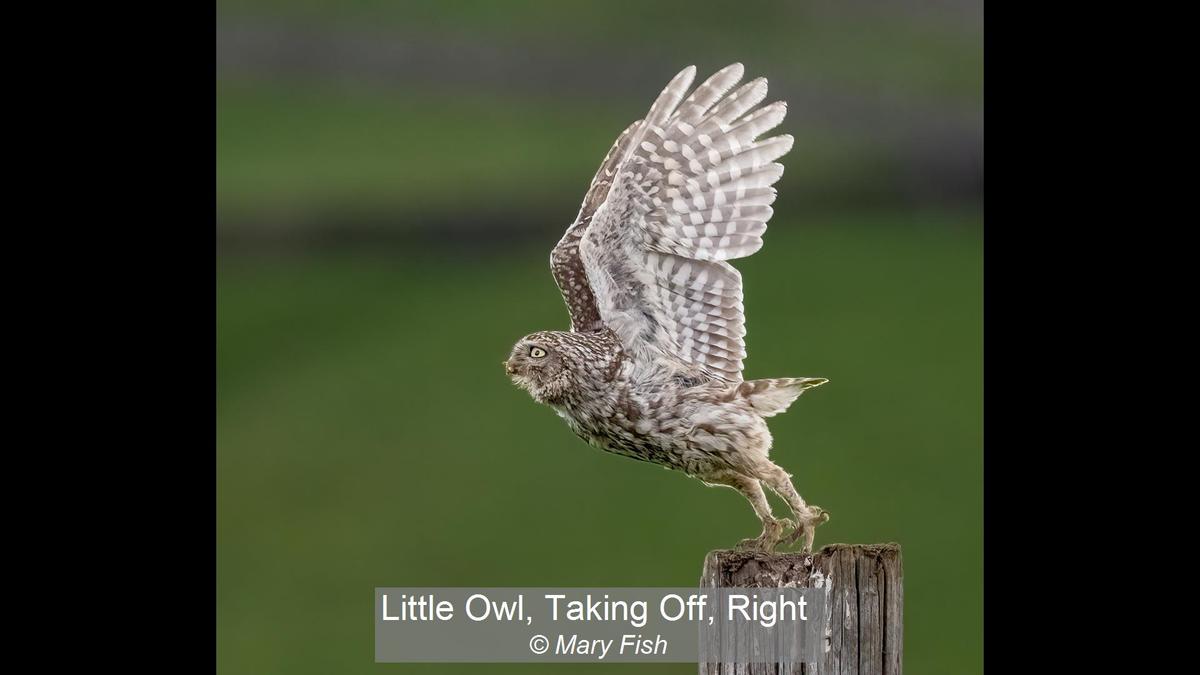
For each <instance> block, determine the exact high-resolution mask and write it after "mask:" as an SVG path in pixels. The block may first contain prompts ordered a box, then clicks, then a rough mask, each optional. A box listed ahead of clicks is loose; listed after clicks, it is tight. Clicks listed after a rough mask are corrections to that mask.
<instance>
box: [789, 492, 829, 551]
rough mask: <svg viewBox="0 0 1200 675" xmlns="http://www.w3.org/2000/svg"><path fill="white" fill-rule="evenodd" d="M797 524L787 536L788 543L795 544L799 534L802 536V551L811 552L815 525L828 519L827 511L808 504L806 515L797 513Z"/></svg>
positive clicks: (815, 529)
mask: <svg viewBox="0 0 1200 675" xmlns="http://www.w3.org/2000/svg"><path fill="white" fill-rule="evenodd" d="M796 518H797V520H798V521H799V525H797V526H796V529H794V530H792V534H791V536H789V537H788V538H787V543H788V545H789V546H790V545H792V544H795V543H796V541H798V540H799V539H800V537H801V536H803V537H804V545H803V546H801V547H800V550H801V552H803V553H812V545H813V538H814V537H816V534H817V526H818V525H820V524H822V523H825V522H827V521H828V520H829V512H828V511H826V510H825V509H823V508H821V507H819V506H816V505H815V504H810V505H809V507H808V515H807V516H799V515H797V517H796Z"/></svg>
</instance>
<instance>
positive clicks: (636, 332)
mask: <svg viewBox="0 0 1200 675" xmlns="http://www.w3.org/2000/svg"><path fill="white" fill-rule="evenodd" d="M695 74H696V68H695V67H694V66H689V67H688V68H686V69H684V70H683V72H681V73H679V74H678V75H676V76H675V78H674V79H673V80H671V82H670V83H669V84H668V85H667V87H666V89H664V90H663V91H662V93H661V94H659V96H658V99H657V100H656V101H655V102H654V105H652V106H650V111H649V112H648V113H647V114H646V117H645V119H644V120H638V121H637V122H634V123H633V124H632V125H630V126H629V128H628V129H626V130H625V131H624V132H623V133H622V134H621V135H620V136H619V137H618V138H617V141H616V143H614V144H613V147H612V149H611V150H609V152H608V155H607V156H605V158H604V161H603V162H602V163H601V165H600V170H599V171H598V172H597V173H596V177H595V178H594V179H593V180H592V184H591V187H590V188H589V189H588V191H587V194H586V195H585V196H584V199H583V206H582V208H581V209H580V211H579V215H578V217H577V218H576V219H575V222H574V224H572V225H571V226H570V227H569V228H567V232H566V234H565V235H563V238H562V240H561V241H559V242H558V244H557V245H556V246H555V247H554V250H553V252H551V254H550V269H551V271H552V273H553V274H554V280H555V281H556V282H557V283H558V287H559V289H560V290H561V291H562V295H563V299H564V300H566V303H567V307H568V309H569V310H570V314H571V330H570V331H543V332H539V333H533V334H532V335H528V336H526V337H524V338H521V340H520V341H518V342H517V344H516V346H514V347H513V350H512V354H511V356H509V358H508V360H507V361H505V362H504V366H505V369H506V371H507V372H508V374H509V375H510V376H511V377H512V379H513V381H514V382H515V383H516V384H517V385H519V386H521V387H523V388H524V389H526V390H528V391H529V393H530V394H531V395H532V396H533V398H534V400H536V401H538V402H539V403H544V404H546V405H549V406H550V407H552V408H553V409H554V411H555V412H557V413H558V415H559V416H560V417H562V418H563V419H564V420H566V422H567V424H568V425H569V426H570V427H571V430H572V431H574V432H575V433H576V434H577V435H578V436H579V437H580V438H582V439H583V440H585V441H587V442H588V443H590V444H591V445H594V446H596V447H599V448H601V449H603V450H606V451H608V452H613V453H616V454H618V455H624V456H626V457H632V458H634V459H639V460H643V461H646V462H653V463H655V464H661V465H663V466H665V467H668V468H671V469H676V470H679V471H682V472H684V473H686V474H688V475H689V476H693V477H695V478H698V479H700V480H701V481H703V482H704V483H706V484H708V485H724V486H728V487H732V488H734V489H736V490H737V491H739V492H741V493H742V494H743V495H745V497H746V499H749V500H750V504H751V505H752V506H753V507H754V512H755V514H757V515H758V517H759V519H760V520H762V526H763V528H762V534H760V535H759V536H758V537H756V538H754V539H746V540H744V541H742V542H741V544H739V546H741V547H745V548H752V549H759V550H765V551H768V552H769V551H772V550H774V548H775V547H776V546H777V545H778V544H779V543H780V541H781V540H782V539H783V536H784V529H785V526H787V527H792V528H793V529H792V532H791V534H790V536H788V538H787V543H789V544H791V543H795V542H796V541H797V540H798V539H800V538H801V537H803V539H804V543H803V550H804V551H811V550H812V541H813V535H814V531H815V528H816V527H817V525H820V524H821V523H823V522H825V521H826V520H828V518H829V515H828V514H827V513H826V512H825V511H824V510H823V509H821V508H820V507H819V506H815V505H812V504H806V503H805V502H804V500H803V499H801V497H800V495H799V494H798V493H797V492H796V489H795V488H794V487H793V486H792V481H791V476H790V475H789V474H788V473H787V472H785V471H784V470H783V469H782V468H780V467H779V466H777V465H776V464H775V463H773V462H772V461H771V460H770V458H769V457H768V454H769V451H770V449H771V433H770V431H768V429H767V423H766V420H765V419H764V418H767V417H771V416H772V415H777V414H779V413H781V412H783V411H785V410H787V409H788V406H789V405H791V403H792V402H793V401H795V400H796V398H797V397H799V396H800V394H802V393H803V392H804V391H805V390H806V389H810V388H812V387H817V386H820V385H822V384H824V383H825V382H826V381H827V380H826V379H824V378H819V377H797V378H783V379H766V380H748V381H744V380H743V379H742V374H741V373H742V359H744V358H746V348H745V341H744V337H745V335H746V329H745V317H744V314H743V306H742V279H741V275H740V274H739V273H738V271H737V270H736V269H734V268H733V266H732V265H730V264H729V263H728V262H727V261H728V260H731V259H735V258H742V257H745V256H748V255H751V254H752V253H754V252H755V251H757V250H758V249H759V248H760V247H762V244H763V240H762V235H763V232H765V231H766V229H767V221H768V220H770V218H771V214H772V210H771V204H772V203H773V202H774V201H775V188H773V187H771V186H772V185H773V184H774V183H775V182H776V181H778V180H779V177H780V176H782V175H783V165H782V164H779V163H778V162H776V161H775V160H777V159H779V158H780V157H782V156H783V155H784V154H785V153H787V152H788V150H790V149H791V148H792V137H791V136H788V135H781V136H774V137H772V138H768V139H765V140H756V139H757V138H758V136H760V135H761V134H763V133H764V132H766V131H768V130H770V129H773V128H775V127H776V126H778V125H779V123H780V122H782V121H783V117H784V115H785V114H786V113H787V105H786V104H785V103H783V102H782V101H779V102H776V103H772V104H770V105H766V106H762V107H759V108H757V109H755V106H756V105H758V104H759V103H760V102H761V101H762V100H763V98H764V97H765V96H766V95H767V81H766V80H765V79H763V78H758V79H756V80H753V81H751V82H747V83H746V84H744V85H742V86H741V87H739V88H738V89H737V90H736V91H734V92H733V93H730V94H728V95H726V94H727V92H729V90H730V89H731V88H732V87H733V86H734V85H735V84H737V82H738V81H740V80H741V78H742V65H741V64H740V63H735V64H733V65H731V66H728V67H726V68H724V69H722V70H721V71H719V72H717V73H716V74H715V75H713V76H712V77H710V78H709V79H708V80H707V81H705V82H704V83H703V84H701V85H700V86H699V87H698V88H697V89H696V90H695V91H693V92H692V93H691V95H690V96H686V98H685V95H686V94H687V91H688V88H689V87H690V86H691V83H692V79H693V78H694V77H695ZM764 484H765V485H766V486H767V487H769V488H770V489H771V490H773V491H774V492H775V493H776V494H778V495H779V496H780V497H782V498H783V499H784V500H785V501H787V503H788V506H789V507H790V508H791V511H792V515H793V516H794V517H795V522H792V521H791V520H788V519H776V518H775V517H773V515H772V514H771V506H770V505H769V504H768V503H767V498H766V495H765V494H764V493H763V485H764Z"/></svg>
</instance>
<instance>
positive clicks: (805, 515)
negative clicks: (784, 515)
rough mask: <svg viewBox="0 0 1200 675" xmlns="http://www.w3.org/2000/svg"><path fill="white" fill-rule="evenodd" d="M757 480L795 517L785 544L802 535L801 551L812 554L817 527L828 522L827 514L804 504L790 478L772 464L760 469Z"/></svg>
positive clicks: (815, 506)
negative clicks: (783, 503)
mask: <svg viewBox="0 0 1200 675" xmlns="http://www.w3.org/2000/svg"><path fill="white" fill-rule="evenodd" d="M759 478H761V479H762V481H763V482H764V483H766V484H767V486H768V487H770V488H771V490H772V491H774V492H775V494H777V495H779V496H780V497H782V498H783V499H784V500H785V501H786V502H787V503H788V506H789V507H791V509H792V514H793V515H794V516H796V521H797V525H796V529H795V530H793V531H792V535H791V536H790V537H788V538H787V543H788V544H794V543H796V540H797V539H799V538H800V536H801V535H803V536H804V546H803V547H802V548H801V550H802V551H804V552H805V553H810V552H812V545H813V537H815V536H816V534H817V526H818V525H820V524H821V523H823V522H825V521H827V520H829V512H827V511H826V510H825V509H823V508H821V507H819V506H817V505H816V504H805V503H804V499H803V498H802V497H800V493H798V492H796V487H795V486H794V485H792V477H791V476H790V475H789V474H788V472H786V471H784V470H783V469H782V468H780V467H779V466H778V465H776V464H774V463H771V462H769V461H768V462H767V464H766V466H763V467H760V471H759Z"/></svg>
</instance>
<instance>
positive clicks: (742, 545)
mask: <svg viewBox="0 0 1200 675" xmlns="http://www.w3.org/2000/svg"><path fill="white" fill-rule="evenodd" d="M793 525H794V523H792V521H791V520H789V519H787V518H780V519H777V520H776V519H772V520H767V521H763V531H762V534H760V535H758V536H757V537H755V538H753V539H743V540H741V541H739V542H738V544H737V548H739V549H741V550H746V551H762V552H763V553H773V552H774V551H775V547H776V546H779V542H780V540H781V539H783V533H784V530H785V529H786V528H789V527H792V526H793Z"/></svg>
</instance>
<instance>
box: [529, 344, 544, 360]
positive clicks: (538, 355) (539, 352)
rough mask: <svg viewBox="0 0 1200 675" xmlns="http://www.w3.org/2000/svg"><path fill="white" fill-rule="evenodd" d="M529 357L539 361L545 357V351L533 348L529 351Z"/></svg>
mask: <svg viewBox="0 0 1200 675" xmlns="http://www.w3.org/2000/svg"><path fill="white" fill-rule="evenodd" d="M529 355H530V356H532V357H533V358H535V359H540V358H542V357H543V356H545V355H546V350H545V349H542V348H541V347H534V348H532V349H530V350H529Z"/></svg>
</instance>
